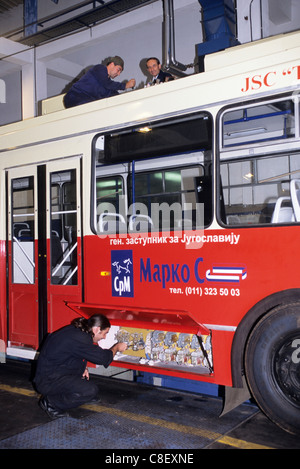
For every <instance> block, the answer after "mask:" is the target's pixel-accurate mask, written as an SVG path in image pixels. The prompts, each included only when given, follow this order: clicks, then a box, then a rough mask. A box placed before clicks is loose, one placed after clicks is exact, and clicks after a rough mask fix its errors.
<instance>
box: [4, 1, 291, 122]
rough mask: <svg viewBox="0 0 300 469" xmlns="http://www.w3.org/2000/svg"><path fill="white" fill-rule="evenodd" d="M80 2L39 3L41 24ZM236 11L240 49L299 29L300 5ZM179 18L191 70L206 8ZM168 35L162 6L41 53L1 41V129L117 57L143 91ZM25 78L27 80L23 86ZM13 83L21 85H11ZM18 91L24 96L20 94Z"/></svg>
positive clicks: (246, 5)
mask: <svg viewBox="0 0 300 469" xmlns="http://www.w3.org/2000/svg"><path fill="white" fill-rule="evenodd" d="M78 3H82V0H78V1H76V0H60V1H59V3H58V4H57V5H56V4H55V3H54V2H52V1H50V0H47V1H46V0H43V1H42V0H39V1H38V17H39V19H41V18H43V17H45V16H48V15H50V14H53V13H55V12H57V10H58V9H59V10H65V9H66V8H69V7H70V6H73V5H76V4H78ZM236 5H237V36H238V40H239V41H240V42H241V43H245V42H249V41H251V40H257V39H260V38H262V37H267V36H268V35H274V34H278V33H281V32H284V31H290V30H293V29H296V28H299V24H300V1H299V0H286V1H285V2H282V0H236ZM283 5H284V6H283ZM174 11H175V13H174V17H175V36H176V44H175V56H176V60H177V61H178V62H180V63H182V64H185V65H187V64H191V63H194V61H195V59H196V45H197V44H199V43H201V42H202V26H201V19H202V17H201V7H200V3H199V1H198V0H174ZM22 23H23V9H22V6H20V7H17V8H14V9H13V10H10V11H9V12H7V13H5V14H2V15H0V30H1V33H2V34H5V32H7V31H11V30H12V29H15V28H16V27H21V26H22ZM162 32H163V2H162V0H157V1H154V2H153V3H151V4H149V5H146V6H144V7H140V8H137V9H136V10H134V11H132V12H129V13H126V14H123V15H121V16H119V17H116V18H114V19H110V20H108V21H106V22H104V23H102V24H99V25H96V26H94V27H91V28H89V29H86V30H83V31H81V32H78V33H74V34H72V35H69V36H66V37H64V38H61V39H57V40H55V41H52V42H49V43H47V44H46V43H45V44H41V45H40V46H37V47H36V48H28V47H26V46H22V45H21V44H20V43H18V42H14V41H12V40H8V39H4V38H3V37H2V38H1V37H0V58H1V59H2V60H0V78H1V79H3V80H4V81H5V85H6V86H5V89H6V97H5V98H6V103H5V104H4V103H0V114H1V117H0V125H3V124H4V123H5V122H11V119H16V120H18V119H19V118H20V116H21V117H22V118H23V119H24V118H28V117H32V116H34V115H36V113H37V109H38V102H39V101H41V100H42V99H45V98H48V97H50V96H54V95H57V94H60V93H62V92H63V91H64V90H65V87H66V86H67V85H68V84H69V83H70V82H71V81H72V80H73V79H74V78H75V77H76V76H78V75H79V74H80V73H81V72H82V71H83V70H84V69H85V68H86V67H89V66H91V65H94V64H96V63H101V62H102V61H103V60H104V59H106V58H107V57H109V56H112V55H120V56H122V57H123V59H124V61H125V69H124V72H123V73H122V75H121V77H120V79H119V80H121V81H123V80H128V79H130V78H132V77H134V78H135V79H136V82H137V87H143V86H144V84H145V83H146V80H147V74H146V71H145V67H144V63H145V59H146V58H147V57H149V56H153V55H154V56H158V57H159V58H160V59H161V60H162V59H163V35H162ZM194 71H195V69H194V68H188V69H187V73H188V74H190V73H194ZM20 73H21V76H22V80H16V78H15V77H16V76H17V75H18V74H20ZM15 74H16V75H15ZM12 77H14V78H12ZM148 78H149V77H148ZM10 80H13V82H14V83H15V85H14V86H11V85H10V86H8V85H9V82H10ZM20 83H21V85H20ZM18 85H20V86H21V89H22V92H21V89H16V87H18ZM6 118H7V119H9V120H7V121H6Z"/></svg>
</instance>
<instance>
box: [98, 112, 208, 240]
mask: <svg viewBox="0 0 300 469" xmlns="http://www.w3.org/2000/svg"><path fill="white" fill-rule="evenodd" d="M200 116H203V117H205V118H206V119H208V120H209V123H210V131H211V135H210V146H209V148H206V149H202V148H201V149H200V148H199V149H198V150H193V151H191V150H188V151H187V152H181V153H176V154H172V153H169V154H162V155H161V156H157V155H155V156H153V157H152V158H149V157H142V158H140V159H138V160H129V161H116V162H114V161H112V162H102V163H101V161H100V162H99V163H98V164H99V166H101V168H103V169H104V173H105V174H106V176H109V175H111V176H112V175H113V174H115V173H116V174H119V173H117V169H116V168H117V167H118V166H120V165H123V166H124V167H125V166H126V165H128V164H131V163H132V161H135V162H139V164H141V163H142V162H147V161H149V160H150V161H155V160H158V161H160V160H165V159H167V158H170V160H172V159H173V158H174V156H175V157H176V156H178V157H179V156H182V155H183V154H187V153H190V154H193V153H195V152H196V151H197V152H198V153H199V152H201V153H202V154H203V155H204V154H205V153H206V152H210V161H209V165H210V177H211V194H210V197H211V220H210V223H209V225H208V226H206V227H205V228H208V227H209V226H210V225H211V224H212V223H213V220H214V198H213V188H214V182H213V180H214V149H215V139H214V135H215V131H214V117H213V115H212V113H211V112H209V111H207V110H201V111H199V110H198V111H195V112H192V113H187V114H184V115H182V114H181V115H175V116H173V117H169V118H165V119H161V118H160V119H158V120H155V119H153V120H152V121H151V122H150V121H145V122H142V123H139V124H136V125H134V126H130V127H124V128H123V129H122V128H121V129H115V130H110V131H105V132H98V133H97V134H96V135H95V136H94V138H93V140H92V149H91V150H92V158H91V204H90V206H91V211H90V228H91V231H92V233H94V234H95V235H97V236H99V233H98V232H97V201H96V190H97V189H96V168H97V162H96V160H97V151H96V142H97V141H98V139H99V138H101V137H103V139H105V136H106V135H111V134H112V133H113V132H116V133H121V132H129V131H131V130H133V129H136V128H137V127H138V128H143V127H145V126H148V125H151V124H153V125H156V126H157V125H161V126H164V125H165V126H167V125H168V123H169V124H170V123H174V121H178V122H180V120H182V121H186V120H188V119H192V118H193V117H194V119H197V118H199V117H200ZM198 164H199V163H198ZM187 165H188V163H187V164H186V166H187ZM182 166H184V165H182ZM169 167H170V168H171V167H174V164H173V165H171V166H169ZM108 168H109V170H111V172H107V169H108ZM163 168H164V167H163V166H161V169H163ZM124 173H126V171H124ZM127 175H128V173H127ZM123 179H124V186H123V187H124V189H125V190H126V192H125V200H126V207H127V208H128V200H127V198H128V188H127V176H126V177H123ZM125 179H126V180H125Z"/></svg>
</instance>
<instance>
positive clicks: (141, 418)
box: [0, 384, 272, 449]
mask: <svg viewBox="0 0 300 469" xmlns="http://www.w3.org/2000/svg"><path fill="white" fill-rule="evenodd" d="M0 390H1V391H7V392H11V393H15V394H21V395H23V396H27V397H33V396H37V393H36V392H35V391H31V390H29V389H24V388H18V387H13V386H9V385H7V384H0ZM82 407H83V408H85V409H88V410H91V411H93V412H106V413H108V414H110V415H114V416H116V417H123V418H126V419H129V420H133V421H136V422H142V423H146V424H149V425H156V426H158V427H161V428H166V429H168V430H173V431H177V432H181V433H187V434H188V435H195V436H199V437H201V438H207V439H208V440H211V441H214V442H218V443H221V444H224V445H227V446H234V447H235V448H239V449H272V448H270V447H268V446H263V445H259V444H256V443H250V442H248V441H244V440H239V439H237V438H231V437H229V436H226V435H222V434H221V433H216V432H212V431H210V430H205V429H204V428H196V427H190V426H188V425H182V424H179V423H176V422H168V421H167V420H162V419H156V418H153V417H149V416H147V415H139V414H135V413H132V412H127V411H125V410H120V409H114V408H112V407H106V406H102V405H100V404H85V405H83V406H82Z"/></svg>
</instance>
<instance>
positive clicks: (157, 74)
mask: <svg viewBox="0 0 300 469" xmlns="http://www.w3.org/2000/svg"><path fill="white" fill-rule="evenodd" d="M146 65H147V70H148V72H149V73H150V75H152V77H153V78H152V84H153V85H155V84H157V83H164V82H166V81H171V80H174V77H173V76H172V75H171V74H170V73H167V72H163V71H162V69H161V64H160V61H159V60H158V58H157V57H149V59H147V62H146Z"/></svg>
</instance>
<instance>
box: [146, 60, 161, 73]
mask: <svg viewBox="0 0 300 469" xmlns="http://www.w3.org/2000/svg"><path fill="white" fill-rule="evenodd" d="M146 65H147V70H148V72H149V73H150V75H152V76H153V77H156V76H157V75H158V74H159V72H160V69H161V64H160V61H159V60H158V59H157V58H156V57H150V58H149V59H148V60H147V62H146Z"/></svg>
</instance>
